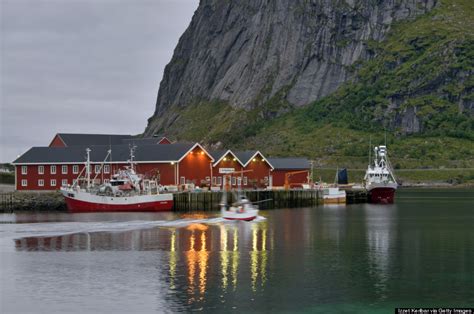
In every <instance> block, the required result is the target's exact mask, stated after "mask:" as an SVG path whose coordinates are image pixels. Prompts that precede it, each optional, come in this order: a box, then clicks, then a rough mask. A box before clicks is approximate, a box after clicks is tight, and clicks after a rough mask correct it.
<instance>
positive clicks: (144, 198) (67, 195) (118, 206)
mask: <svg viewBox="0 0 474 314" xmlns="http://www.w3.org/2000/svg"><path fill="white" fill-rule="evenodd" d="M62 192H63V195H64V199H65V201H66V205H67V208H68V211H69V212H71V213H90V212H159V211H171V210H172V209H173V195H172V194H169V193H168V194H157V195H141V196H132V197H110V196H98V195H91V194H88V193H84V192H71V191H62Z"/></svg>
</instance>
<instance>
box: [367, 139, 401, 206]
mask: <svg viewBox="0 0 474 314" xmlns="http://www.w3.org/2000/svg"><path fill="white" fill-rule="evenodd" d="M374 151H375V158H374V164H373V165H370V164H369V166H368V168H367V171H366V172H365V177H364V181H365V188H366V189H367V192H368V193H369V200H370V202H371V203H382V204H391V203H393V201H394V199H395V191H396V190H397V188H398V184H397V181H396V179H395V175H394V174H393V170H392V167H391V166H390V162H389V160H388V156H387V147H386V146H383V145H382V146H376V147H375V148H374Z"/></svg>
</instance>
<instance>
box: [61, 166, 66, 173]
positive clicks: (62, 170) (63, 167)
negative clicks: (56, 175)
mask: <svg viewBox="0 0 474 314" xmlns="http://www.w3.org/2000/svg"><path fill="white" fill-rule="evenodd" d="M64 169H66V170H64ZM61 174H67V165H62V166H61Z"/></svg>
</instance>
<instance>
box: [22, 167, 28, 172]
mask: <svg viewBox="0 0 474 314" xmlns="http://www.w3.org/2000/svg"><path fill="white" fill-rule="evenodd" d="M21 174H28V166H21Z"/></svg>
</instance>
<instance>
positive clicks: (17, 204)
mask: <svg viewBox="0 0 474 314" xmlns="http://www.w3.org/2000/svg"><path fill="white" fill-rule="evenodd" d="M346 193H347V204H354V203H366V202H367V201H368V199H367V192H366V191H365V190H347V191H346ZM245 195H246V196H247V198H248V199H249V200H250V201H251V202H258V203H257V205H258V207H259V208H260V209H274V208H297V207H313V206H317V205H319V204H322V191H320V190H289V191H284V190H270V191H267V190H252V191H245ZM228 197H229V200H228V201H229V202H234V201H235V200H234V196H233V194H232V193H229V195H228ZM221 199H222V192H216V191H212V192H209V191H201V192H181V193H175V194H174V211H179V212H190V211H216V210H219V203H220V201H221ZM66 210H67V209H66V204H65V202H64V198H63V197H62V195H61V194H60V193H57V192H51V193H16V192H12V193H0V212H4V213H6V212H14V211H66Z"/></svg>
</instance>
